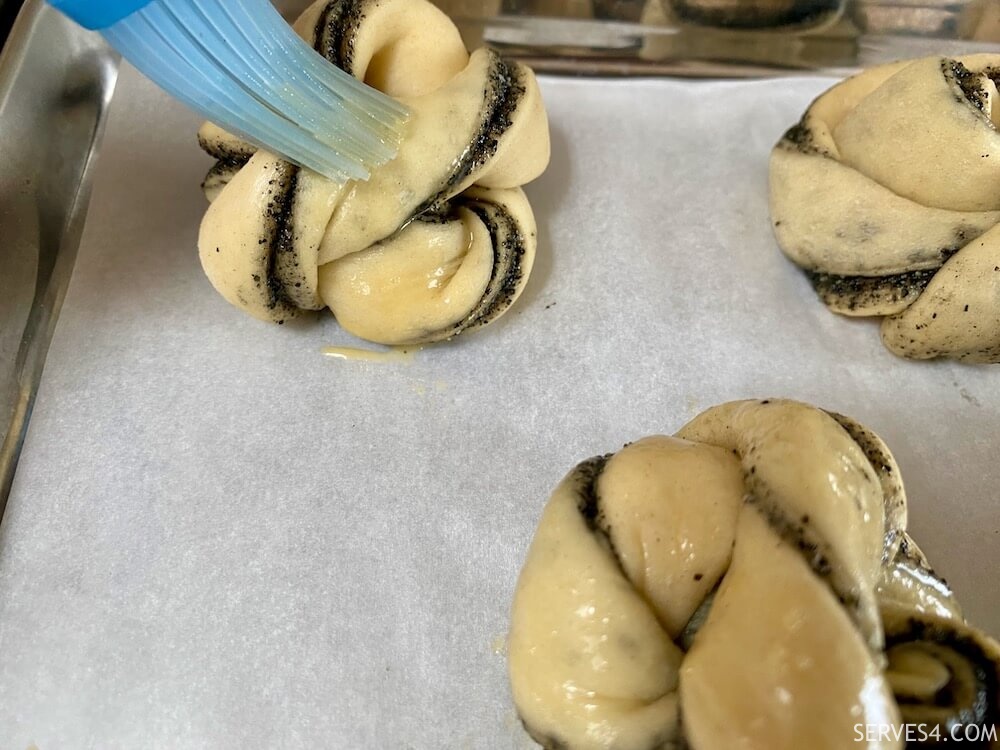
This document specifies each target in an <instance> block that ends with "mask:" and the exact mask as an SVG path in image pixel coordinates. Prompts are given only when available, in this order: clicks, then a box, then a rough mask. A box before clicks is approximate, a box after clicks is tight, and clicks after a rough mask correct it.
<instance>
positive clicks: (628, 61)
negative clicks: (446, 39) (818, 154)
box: [303, 0, 1000, 76]
mask: <svg viewBox="0 0 1000 750" xmlns="http://www.w3.org/2000/svg"><path fill="white" fill-rule="evenodd" d="M435 2H437V4H438V5H439V6H440V7H441V8H442V9H443V10H444V11H445V12H447V13H448V14H449V15H451V16H452V17H453V18H455V19H456V20H457V21H458V23H459V26H460V28H461V29H462V32H463V34H465V35H466V38H467V39H468V40H470V41H471V42H474V43H479V42H480V40H482V41H485V42H486V43H489V44H492V45H494V46H496V47H499V48H500V49H502V50H504V51H505V52H507V53H508V54H511V55H514V56H519V57H522V58H526V59H528V61H529V62H530V63H531V64H533V65H534V66H535V67H536V68H538V69H540V70H543V71H546V70H547V71H552V72H566V73H580V74H602V75H609V74H611V75H613V74H622V75H664V74H668V75H693V76H752V75H776V74H786V73H789V72H796V71H801V72H806V71H826V72H832V73H847V72H850V71H851V70H854V69H857V68H860V67H865V66H868V65H872V64H876V63H880V62H885V61H889V60H894V59H899V58H902V57H916V56H919V55H925V54H959V53H961V52H967V51H986V50H990V49H995V48H996V44H997V42H1000V0H483V1H482V2H476V1H475V0H435ZM303 4H304V3H303Z"/></svg>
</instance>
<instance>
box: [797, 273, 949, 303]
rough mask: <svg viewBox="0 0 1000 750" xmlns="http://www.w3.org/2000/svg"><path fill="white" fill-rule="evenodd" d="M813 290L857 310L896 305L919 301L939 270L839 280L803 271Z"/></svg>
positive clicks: (830, 300)
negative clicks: (878, 305) (907, 300)
mask: <svg viewBox="0 0 1000 750" xmlns="http://www.w3.org/2000/svg"><path fill="white" fill-rule="evenodd" d="M804 272H805V274H806V276H807V277H808V279H809V282H810V283H811V284H812V286H813V289H815V290H816V293H817V294H818V295H819V296H820V298H822V299H823V300H824V301H825V302H827V303H828V304H829V303H832V302H834V301H835V302H836V303H837V305H838V306H839V307H844V308H846V309H848V310H857V309H858V308H859V307H865V306H867V305H870V304H871V303H872V302H875V301H879V302H882V303H896V302H901V301H903V300H906V299H911V298H916V297H917V296H919V295H920V294H921V292H923V291H924V289H926V288H927V285H928V284H930V283H931V279H933V278H934V275H935V274H936V273H937V272H938V269H937V268H928V269H925V270H920V271H904V272H903V273H897V274H890V275H889V276H840V275H837V274H830V273H819V272H816V271H804Z"/></svg>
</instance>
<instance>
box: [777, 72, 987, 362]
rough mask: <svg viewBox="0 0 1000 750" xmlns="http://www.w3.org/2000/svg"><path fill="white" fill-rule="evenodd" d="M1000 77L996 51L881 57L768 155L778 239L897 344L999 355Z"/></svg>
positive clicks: (841, 307)
mask: <svg viewBox="0 0 1000 750" xmlns="http://www.w3.org/2000/svg"><path fill="white" fill-rule="evenodd" d="M997 80H1000V55H971V56H967V57H961V58H957V59H954V60H952V59H948V58H941V57H928V58H923V59H919V60H910V61H904V62H899V63H893V64H890V65H884V66H880V67H876V68H872V69H870V70H866V71H864V72H863V73H861V74H859V75H857V76H855V77H853V78H850V79H848V80H846V81H844V82H842V83H840V84H838V85H837V86H834V87H833V88H832V89H830V90H829V91H827V92H826V93H824V94H823V95H822V96H820V97H819V98H818V99H817V100H816V101H815V102H813V104H812V105H811V106H810V107H809V109H808V110H807V111H806V113H805V114H804V115H803V117H802V120H801V121H800V122H799V123H798V124H797V125H796V126H795V127H793V128H792V129H791V130H789V131H788V133H786V134H785V136H784V138H782V140H781V141H780V142H779V143H778V144H777V146H775V148H774V151H773V152H772V154H771V172H770V174H771V218H772V220H773V224H774V232H775V235H776V237H777V239H778V243H779V245H780V246H781V249H782V250H783V251H784V252H785V254H786V255H787V256H788V257H789V258H790V259H791V260H792V261H794V262H795V263H796V264H797V265H799V266H800V267H802V268H803V269H804V270H805V271H806V272H807V273H808V274H809V275H810V278H811V280H812V281H813V284H814V286H815V287H816V290H817V292H818V293H819V295H820V298H821V299H822V300H823V302H825V303H826V304H827V305H828V306H829V307H830V308H831V309H832V310H834V311H835V312H838V313H841V314H844V315H861V316H872V315H874V316H885V319H884V320H883V323H882V340H883V342H884V343H885V345H886V346H887V347H888V348H889V349H890V350H892V351H893V352H895V353H896V354H898V355H900V356H904V357H910V358H914V359H928V358H933V357H954V358H957V359H962V360H966V361H969V362H998V361H1000V228H998V223H1000V132H998V131H997V122H998V121H1000V104H998V101H997V97H998V94H997V87H996V81H997Z"/></svg>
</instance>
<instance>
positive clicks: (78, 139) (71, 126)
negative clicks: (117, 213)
mask: <svg viewBox="0 0 1000 750" xmlns="http://www.w3.org/2000/svg"><path fill="white" fill-rule="evenodd" d="M116 77H117V59H116V58H115V56H114V55H113V53H112V52H110V51H109V49H108V48H107V47H106V46H105V45H104V43H103V42H102V41H101V40H100V38H99V37H97V36H95V35H93V34H90V33H87V32H84V31H82V30H81V29H79V28H77V27H76V26H74V25H73V24H71V23H70V22H69V21H66V20H65V19H64V18H63V17H62V16H60V15H59V14H57V13H56V12H55V11H52V10H51V9H49V8H48V7H47V6H45V5H44V4H43V3H42V2H40V0H30V2H28V3H27V4H26V5H25V7H24V9H23V11H22V12H21V14H20V16H19V17H18V20H17V22H16V23H15V25H14V27H13V29H12V31H11V35H10V39H9V40H8V42H7V44H6V45H5V46H4V49H3V53H2V56H0V154H3V158H2V161H0V238H2V244H0V515H2V511H3V508H4V505H5V504H6V499H7V495H8V492H9V490H10V482H11V478H12V476H13V471H14V466H15V464H16V462H17V457H18V453H19V451H20V448H21V442H22V439H23V437H24V430H25V427H26V426H27V420H28V417H29V415H30V413H31V407H32V403H33V401H34V397H35V389H36V387H37V385H38V379H39V377H40V375H41V371H42V366H43V364H44V361H45V354H46V351H47V349H48V343H49V339H50V337H51V333H52V329H53V326H54V325H55V321H56V317H57V315H58V312H59V307H60V304H61V302H62V298H63V295H64V293H65V291H66V287H67V285H68V283H69V278H70V274H71V272H72V268H73V260H74V257H75V255H76V248H77V245H78V243H79V240H80V233H81V231H82V228H83V221H84V217H85V214H86V208H87V201H88V198H89V176H90V168H91V165H92V164H93V160H94V155H95V151H96V147H97V143H98V142H99V140H100V134H101V129H102V124H103V117H104V113H105V110H106V108H107V105H108V103H109V102H110V99H111V93H112V91H113V89H114V84H115V80H116Z"/></svg>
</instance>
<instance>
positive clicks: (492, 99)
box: [414, 50, 526, 214]
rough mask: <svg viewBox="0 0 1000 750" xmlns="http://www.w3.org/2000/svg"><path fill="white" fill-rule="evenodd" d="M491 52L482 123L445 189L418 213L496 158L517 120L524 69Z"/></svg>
mask: <svg viewBox="0 0 1000 750" xmlns="http://www.w3.org/2000/svg"><path fill="white" fill-rule="evenodd" d="M489 54H490V65H489V71H488V73H487V81H486V88H485V90H484V91H483V111H482V113H481V117H482V119H481V121H480V125H479V127H478V128H477V129H476V132H475V134H474V135H473V137H472V140H471V141H470V143H469V145H468V146H467V147H466V149H465V151H464V152H463V153H462V155H461V156H460V157H459V159H458V160H457V162H456V164H455V167H454V169H453V170H452V172H451V174H450V175H448V177H447V178H446V179H445V182H444V185H443V186H442V188H441V190H440V191H438V193H437V194H436V195H434V196H432V197H430V198H428V199H427V200H426V201H424V203H423V204H421V205H420V206H419V207H418V208H417V210H416V211H415V212H414V213H415V214H422V213H424V212H425V211H428V210H434V209H435V207H437V206H439V205H440V204H441V203H443V202H444V201H446V200H447V199H448V198H449V197H450V196H451V195H452V194H454V192H455V188H456V187H457V186H458V185H460V184H461V183H463V182H464V181H465V180H466V179H467V178H468V177H469V176H470V175H471V174H473V172H475V171H476V170H478V169H481V168H482V167H483V165H484V164H486V163H487V162H488V161H489V160H490V159H492V158H493V156H494V155H495V154H496V152H497V148H499V146H500V139H501V138H502V137H503V134H504V133H506V132H507V130H508V129H509V128H510V126H511V125H512V124H513V122H514V119H513V118H514V112H515V111H516V110H517V107H518V105H519V104H520V102H521V99H522V98H523V97H524V93H525V91H526V88H525V85H524V81H523V80H522V74H521V71H520V70H519V68H518V67H517V65H515V64H512V63H509V62H507V61H506V60H504V59H503V58H502V57H500V56H499V55H498V54H497V53H496V52H494V51H493V50H489Z"/></svg>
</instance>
